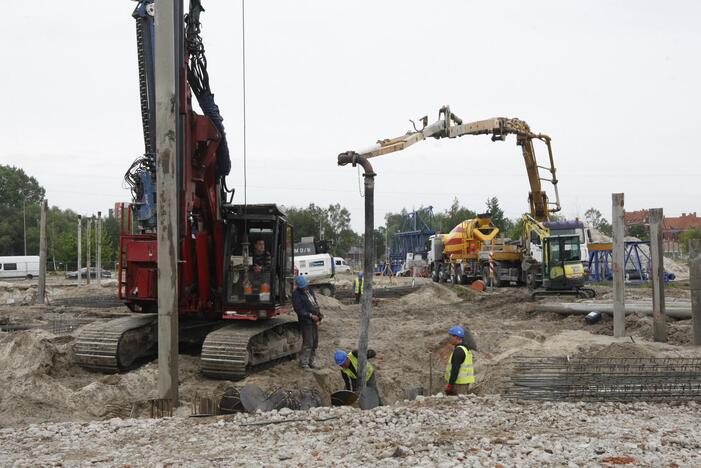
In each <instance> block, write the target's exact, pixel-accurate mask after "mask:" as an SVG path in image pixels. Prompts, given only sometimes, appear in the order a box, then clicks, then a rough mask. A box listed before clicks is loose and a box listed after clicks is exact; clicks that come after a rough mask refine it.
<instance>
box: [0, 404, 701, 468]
mask: <svg viewBox="0 0 701 468" xmlns="http://www.w3.org/2000/svg"><path fill="white" fill-rule="evenodd" d="M699 417H701V410H700V407H699V406H698V405H697V404H696V403H694V402H691V403H688V404H685V405H681V406H672V405H667V404H648V403H635V404H622V403H604V404H584V403H562V402H558V403H548V402H546V403H542V402H534V403H528V404H524V403H522V402H515V401H510V400H505V399H502V398H499V397H476V396H474V395H470V396H461V397H442V396H436V397H432V398H421V397H419V398H418V399H417V401H414V402H399V403H398V404H396V405H392V406H384V407H380V408H376V409H374V410H370V411H360V410H355V409H352V408H348V407H340V408H323V407H322V408H312V410H310V411H308V412H301V411H291V410H289V409H282V410H279V411H277V412H270V413H263V414H237V415H234V416H225V417H217V418H179V417H175V418H164V419H142V420H135V419H120V418H114V419H111V420H109V421H101V422H91V423H89V424H86V423H58V424H56V423H43V424H38V425H30V426H28V427H23V428H17V429H14V428H8V429H4V430H1V431H0V458H1V459H3V460H4V462H5V463H6V464H8V465H13V464H16V465H20V466H24V465H64V464H65V465H87V464H100V465H102V464H105V465H110V466H113V465H120V466H121V465H140V466H141V465H144V466H151V465H159V466H160V465H186V466H219V465H224V466H229V465H241V466H263V465H265V466H267V465H271V466H290V467H300V466H441V467H443V466H445V467H448V466H502V465H506V466H612V465H616V464H629V465H635V466H660V465H664V466H698V465H699V464H700V463H701V444H700V443H699V439H700V438H701V429H699V425H698V419H699Z"/></svg>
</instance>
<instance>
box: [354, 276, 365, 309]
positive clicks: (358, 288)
mask: <svg viewBox="0 0 701 468" xmlns="http://www.w3.org/2000/svg"><path fill="white" fill-rule="evenodd" d="M364 290H365V281H364V280H363V272H362V271H359V272H358V277H357V278H355V281H353V292H355V303H356V304H359V303H360V297H361V296H362V295H363V291H364Z"/></svg>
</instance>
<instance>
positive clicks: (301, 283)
mask: <svg viewBox="0 0 701 468" xmlns="http://www.w3.org/2000/svg"><path fill="white" fill-rule="evenodd" d="M295 283H297V287H298V288H306V287H307V286H309V280H308V279H307V277H306V276H302V275H298V276H295Z"/></svg>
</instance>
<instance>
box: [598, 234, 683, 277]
mask: <svg viewBox="0 0 701 468" xmlns="http://www.w3.org/2000/svg"><path fill="white" fill-rule="evenodd" d="M624 245H625V247H624V250H625V254H624V256H623V266H624V270H625V274H626V282H627V283H642V282H645V281H649V280H650V277H651V276H652V273H651V271H650V268H651V267H650V265H651V261H650V255H649V254H648V253H647V252H645V251H644V250H643V249H641V248H640V246H642V245H646V246H648V252H649V251H650V250H649V247H650V242H649V241H626V242H625V244H624ZM612 265H613V252H612V250H611V249H604V250H595V249H593V248H591V247H590V249H589V280H590V281H611V280H613V267H612ZM673 279H674V274H673V273H668V272H666V271H665V273H664V280H665V282H669V281H671V280H673Z"/></svg>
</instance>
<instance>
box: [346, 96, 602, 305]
mask: <svg viewBox="0 0 701 468" xmlns="http://www.w3.org/2000/svg"><path fill="white" fill-rule="evenodd" d="M420 122H422V128H421V129H418V128H416V126H415V125H414V130H413V131H409V132H407V133H406V134H404V135H402V136H399V137H396V138H391V139H384V140H379V141H378V142H377V143H376V144H375V145H373V146H372V147H370V148H368V149H365V150H361V151H358V152H357V154H359V155H360V156H363V157H364V158H373V157H377V156H381V155H384V154H389V153H394V152H397V151H402V150H404V149H406V148H408V147H410V146H411V145H413V144H415V143H418V142H420V141H423V140H426V139H427V138H435V139H442V138H457V137H462V136H465V135H491V138H492V141H504V140H506V137H507V136H508V135H515V136H516V144H517V145H518V146H520V147H521V151H522V154H523V160H524V162H525V164H526V173H527V176H528V183H529V185H530V189H531V190H530V192H529V193H528V203H529V206H530V214H527V215H526V216H525V218H524V233H523V237H522V239H521V240H520V244H521V245H520V247H518V246H515V245H512V244H505V243H503V242H502V243H498V242H496V236H497V234H498V232H499V231H498V228H497V227H496V226H494V225H493V224H492V223H491V219H490V215H489V214H484V215H480V216H478V217H477V218H476V219H472V220H466V221H464V222H462V223H460V224H459V225H457V226H455V228H453V230H452V231H451V232H450V233H449V234H446V235H436V236H433V238H432V239H431V241H432V246H431V249H430V252H429V262H430V269H431V276H432V278H433V279H434V281H445V280H447V279H450V280H451V281H452V282H453V283H467V282H470V281H471V280H475V279H477V278H480V277H485V278H486V277H487V276H488V275H489V274H491V275H493V276H494V282H495V283H496V284H499V285H506V284H509V283H511V282H516V283H518V284H527V285H528V286H529V287H530V288H531V289H533V290H534V292H533V294H532V296H533V297H534V298H535V297H538V296H542V295H549V294H572V295H577V296H580V297H593V296H594V294H595V293H594V290H593V289H587V288H584V287H583V286H584V281H585V274H584V267H583V266H582V257H581V251H580V246H581V242H584V239H580V236H579V235H578V234H572V231H571V230H570V231H563V232H562V233H558V232H551V229H550V228H549V227H548V225H550V226H552V227H553V229H555V230H557V228H558V226H559V225H558V224H557V223H552V224H549V223H548V220H549V216H550V214H551V213H555V212H558V211H560V209H561V207H560V195H559V192H558V187H557V183H558V180H557V177H556V170H555V162H554V159H553V152H552V147H551V145H550V137H549V136H547V135H544V134H541V133H534V132H532V131H531V129H530V127H529V126H528V124H527V123H526V122H524V121H522V120H519V119H509V118H503V117H497V118H492V119H487V120H481V121H477V122H467V123H464V122H463V120H462V119H461V118H460V117H458V116H457V115H455V114H454V113H453V112H451V110H450V107H448V106H444V107H442V108H441V109H440V110H439V111H438V120H437V121H435V122H433V123H431V124H429V123H428V117H426V116H424V117H422V118H421V119H420ZM412 124H413V121H412ZM534 141H540V142H542V143H544V144H545V146H546V148H547V151H548V165H547V166H540V165H539V164H538V161H537V159H536V154H535V148H534V144H533V143H534ZM541 169H544V170H546V171H547V173H548V174H547V175H544V174H542V173H541ZM542 181H547V182H549V183H550V184H552V189H553V191H554V193H555V200H554V201H550V199H549V198H548V195H547V193H546V191H545V190H544V188H543V185H542V183H541V182H542ZM580 241H581V242H580ZM489 253H492V255H491V257H492V259H493V260H491V261H490V260H489V257H490V255H489ZM489 263H491V268H492V272H491V273H487V269H488V268H490V265H489ZM537 288H542V289H541V290H537Z"/></svg>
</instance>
